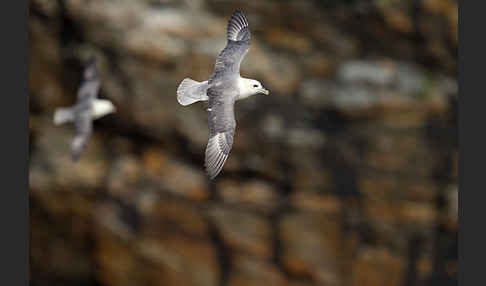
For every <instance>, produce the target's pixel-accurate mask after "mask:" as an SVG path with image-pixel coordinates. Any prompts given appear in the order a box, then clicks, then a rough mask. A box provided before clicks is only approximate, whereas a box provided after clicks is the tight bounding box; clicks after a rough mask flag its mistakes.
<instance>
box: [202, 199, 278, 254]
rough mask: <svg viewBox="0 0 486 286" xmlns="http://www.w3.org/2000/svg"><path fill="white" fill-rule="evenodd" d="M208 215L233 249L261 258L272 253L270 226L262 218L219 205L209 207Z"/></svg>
mask: <svg viewBox="0 0 486 286" xmlns="http://www.w3.org/2000/svg"><path fill="white" fill-rule="evenodd" d="M209 216H210V217H211V219H212V220H213V221H214V223H215V224H216V226H217V227H218V229H219V231H220V232H221V234H222V236H223V240H224V242H225V244H226V245H228V246H229V247H230V248H231V249H232V250H233V251H240V252H243V253H247V254H251V255H255V256H259V257H263V258H268V257H270V256H271V255H272V237H271V232H270V231H271V228H270V225H269V222H268V221H266V220H265V219H264V218H262V217H259V216H256V215H253V214H249V213H245V212H242V211H234V210H229V209H226V208H221V207H213V208H211V209H209Z"/></svg>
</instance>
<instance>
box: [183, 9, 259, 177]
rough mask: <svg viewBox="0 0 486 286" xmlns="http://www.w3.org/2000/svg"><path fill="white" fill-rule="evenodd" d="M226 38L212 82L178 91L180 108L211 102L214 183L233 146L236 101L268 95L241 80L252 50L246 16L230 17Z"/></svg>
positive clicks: (209, 152) (209, 156) (186, 83)
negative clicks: (242, 64)
mask: <svg viewBox="0 0 486 286" xmlns="http://www.w3.org/2000/svg"><path fill="white" fill-rule="evenodd" d="M227 38H228V41H227V43H226V47H225V48H224V49H223V51H222V52H221V53H220V54H219V56H218V57H217V59H216V64H215V66H214V73H213V75H212V76H211V78H210V79H209V80H208V81H204V82H197V81H195V80H192V79H190V78H186V79H184V80H183V81H182V82H181V84H180V85H179V87H178V89H177V101H178V102H179V103H180V104H181V105H184V106H186V105H189V104H192V103H194V102H197V101H206V100H207V101H208V109H207V110H208V125H209V141H208V145H207V147H206V158H205V163H204V165H205V166H206V172H207V174H208V176H209V178H211V179H214V178H215V177H216V176H217V175H218V174H219V172H220V171H221V169H222V168H223V165H224V163H225V162H226V159H227V158H228V155H229V153H230V151H231V146H232V145H233V137H234V134H235V128H236V121H235V115H234V107H233V106H234V103H235V101H236V100H240V99H244V98H247V97H249V96H252V95H255V94H265V95H268V94H269V91H268V90H266V89H264V88H263V86H262V84H261V83H260V82H258V81H257V80H254V79H248V78H243V77H241V76H240V63H241V60H242V59H243V57H244V56H245V55H246V53H247V52H248V48H249V47H250V28H249V26H248V21H247V20H246V17H245V15H244V14H243V12H241V11H239V10H237V11H236V12H234V13H233V15H232V16H231V19H230V21H229V23H228V27H227Z"/></svg>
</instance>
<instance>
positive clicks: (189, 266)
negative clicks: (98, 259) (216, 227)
mask: <svg viewBox="0 0 486 286" xmlns="http://www.w3.org/2000/svg"><path fill="white" fill-rule="evenodd" d="M136 248H137V250H138V251H139V253H140V254H141V255H142V257H144V258H145V259H148V260H149V261H151V262H152V266H151V269H150V273H149V275H147V276H148V277H149V279H150V283H149V284H148V285H188V286H203V285H217V284H218V281H219V265H218V260H217V255H216V251H215V249H214V247H213V246H212V245H210V244H209V243H206V242H201V241H198V240H190V239H187V238H184V237H181V236H174V235H168V236H167V237H165V238H160V239H158V240H153V239H151V238H149V237H148V238H144V239H142V240H140V241H139V242H137V246H136Z"/></svg>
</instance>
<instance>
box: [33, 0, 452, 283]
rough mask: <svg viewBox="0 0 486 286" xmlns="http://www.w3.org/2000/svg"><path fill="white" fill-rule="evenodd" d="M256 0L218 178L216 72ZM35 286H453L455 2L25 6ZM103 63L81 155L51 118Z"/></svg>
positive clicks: (62, 1) (164, 1) (124, 0)
mask: <svg viewBox="0 0 486 286" xmlns="http://www.w3.org/2000/svg"><path fill="white" fill-rule="evenodd" d="M236 8H241V9H243V10H244V11H245V12H246V14H247V16H248V20H249V22H250V26H251V29H252V46H251V49H250V52H249V53H248V55H247V57H246V59H245V60H244V62H243V64H242V74H243V75H245V76H247V77H252V78H256V79H258V80H260V81H261V82H262V83H263V84H264V85H265V87H267V88H268V89H270V90H271V95H270V96H268V97H258V96H256V97H254V98H249V99H247V100H245V101H241V102H239V103H238V104H237V106H236V111H237V112H236V118H237V122H238V126H237V133H236V137H235V144H234V146H233V150H232V153H231V156H230V158H229V159H228V161H227V163H226V165H225V167H224V169H223V172H222V173H221V175H220V176H219V177H218V178H217V180H215V181H214V182H209V181H208V180H207V178H206V177H205V175H204V170H203V159H204V157H203V156H204V148H205V146H206V142H207V136H208V131H207V115H206V113H205V105H204V104H203V103H198V104H195V105H193V106H188V107H181V106H180V105H178V103H177V101H176V94H175V91H176V88H177V86H178V84H179V82H180V81H181V80H182V79H183V78H184V77H191V78H193V79H196V80H205V79H207V78H208V77H209V76H210V74H211V73H212V69H213V66H214V61H215V58H216V56H217V54H218V53H219V51H220V50H221V49H222V48H223V47H224V45H225V29H226V23H227V20H228V18H229V16H230V14H231V13H232V12H233V10H235V9H236ZM29 13H30V23H29V33H30V66H29V70H30V111H31V112H30V147H31V153H30V204H31V208H30V219H31V240H30V245H31V249H30V256H31V257H30V266H31V285H33V286H41V285H97V286H112V285H113V286H115V285H116V286H124V285H127V286H129V285H130V286H133V285H289V286H290V285H292V286H297V285H299V286H304V285H305V286H313V285H336V286H337V285H362V286H378V285H387V286H388V285H404V286H405V285H456V272H457V197H458V193H457V161H458V153H457V139H456V130H457V126H456V120H457V111H456V106H457V96H458V95H457V83H456V81H457V79H456V65H457V57H456V52H457V2H456V1H449V0H421V1H391V0H390V1H358V0H353V1H351V0H349V1H310V0H308V1H276V0H275V1H239V0H232V1H216V0H205V1H203V0H198V1H172V0H159V1H145V0H144V1H133V0H120V1H111V0H98V1H80V0H59V1H49V0H33V1H30V11H29ZM92 54H94V55H96V57H97V58H98V63H99V67H100V69H101V73H102V78H103V83H102V88H101V89H102V90H101V97H104V98H109V99H110V100H112V101H113V102H114V103H115V105H116V106H117V108H118V112H117V113H116V114H113V115H109V116H107V117H105V118H103V119H100V120H99V121H97V122H96V123H95V131H94V134H93V136H92V138H91V141H90V142H89V145H88V148H87V150H86V152H85V154H84V156H83V157H82V159H81V160H80V162H79V163H77V164H73V163H72V162H71V161H70V155H69V143H70V138H71V136H72V128H71V127H70V126H63V127H54V126H53V124H52V121H51V117H52V112H53V110H54V108H56V107H58V106H62V105H70V104H72V103H73V102H74V100H75V92H76V88H77V86H78V84H79V81H80V71H81V70H80V62H81V61H82V60H83V59H84V58H86V57H87V56H89V55H92Z"/></svg>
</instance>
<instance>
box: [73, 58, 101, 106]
mask: <svg viewBox="0 0 486 286" xmlns="http://www.w3.org/2000/svg"><path fill="white" fill-rule="evenodd" d="M99 88H100V73H99V71H98V67H97V66H96V61H95V60H94V59H90V60H89V61H88V64H87V65H86V67H85V68H84V71H83V82H82V83H81V86H80V87H79V89H78V96H77V100H78V103H85V102H86V101H90V100H93V99H95V98H96V97H97V96H98V91H99Z"/></svg>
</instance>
